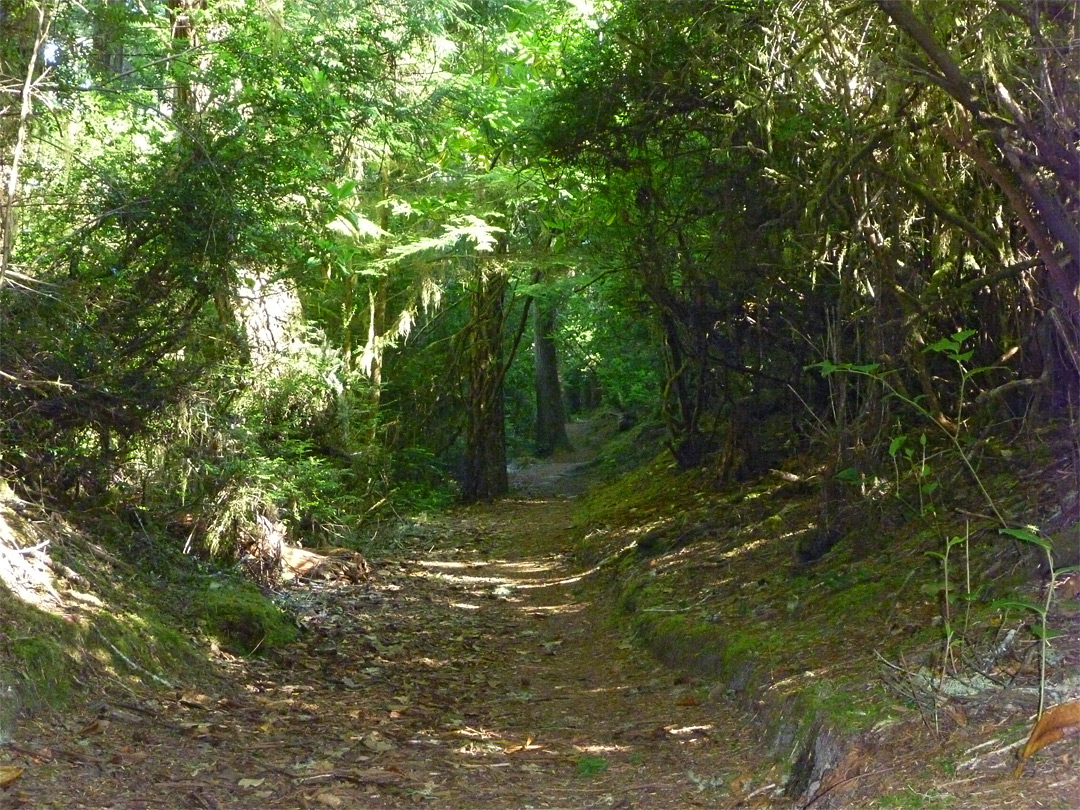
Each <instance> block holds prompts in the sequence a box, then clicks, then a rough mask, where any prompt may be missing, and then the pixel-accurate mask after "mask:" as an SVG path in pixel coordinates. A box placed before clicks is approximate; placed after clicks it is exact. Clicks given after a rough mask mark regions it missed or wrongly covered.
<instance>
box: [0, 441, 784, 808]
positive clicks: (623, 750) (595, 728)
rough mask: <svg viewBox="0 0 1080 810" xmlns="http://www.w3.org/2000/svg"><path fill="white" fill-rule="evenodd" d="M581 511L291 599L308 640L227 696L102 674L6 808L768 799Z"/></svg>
mask: <svg viewBox="0 0 1080 810" xmlns="http://www.w3.org/2000/svg"><path fill="white" fill-rule="evenodd" d="M571 463H572V462H571ZM572 471H573V470H572V469H566V470H561V471H560V472H559V474H558V475H554V476H551V477H550V478H549V479H545V478H544V476H547V475H549V474H550V473H551V470H550V469H549V470H546V471H543V470H541V471H539V473H540V477H539V478H538V477H537V475H536V474H533V475H532V477H531V478H530V479H529V481H530V482H531V487H526V488H527V489H529V488H531V490H532V491H533V493H534V494H535V493H537V492H538V491H540V490H545V489H548V490H550V489H560V488H564V486H565V480H566V474H567V473H569V472H572ZM545 480H546V481H547V483H545ZM570 510H571V502H570V501H568V500H565V499H562V498H557V497H544V498H532V499H519V500H509V501H504V502H500V503H496V504H493V505H487V506H483V507H476V508H472V509H463V510H459V511H456V512H452V513H449V514H446V515H443V516H440V517H439V518H438V519H437V521H436V522H434V523H432V524H428V525H426V526H425V527H424V532H423V537H417V538H415V540H414V542H415V544H416V547H415V548H414V549H413V552H412V553H411V554H408V555H407V556H406V558H405V559H403V560H402V561H399V562H394V563H390V564H384V565H382V566H381V567H379V568H378V570H377V573H376V576H375V579H374V581H373V582H371V583H367V584H361V585H346V584H326V585H311V586H304V587H303V588H300V589H296V590H294V591H292V592H291V593H290V594H289V595H288V600H289V602H290V604H291V606H292V607H293V609H294V610H295V611H296V612H297V615H298V617H299V622H300V624H301V625H302V626H303V627H304V628H305V631H306V632H304V633H303V635H302V637H301V640H300V641H299V642H297V643H296V644H295V645H292V646H291V647H290V648H289V649H288V650H285V651H283V652H282V653H280V654H278V655H275V656H274V657H272V658H270V659H268V660H249V661H239V660H233V661H228V662H227V664H228V666H227V669H226V672H225V674H224V676H223V678H222V680H221V683H220V684H219V685H218V686H217V687H215V688H209V689H203V690H201V691H198V690H177V691H175V692H169V693H166V694H162V693H157V694H154V695H149V694H134V693H127V692H123V691H120V690H118V688H117V686H116V685H115V684H104V685H102V689H101V694H102V698H101V700H100V701H99V702H97V703H96V704H95V705H93V706H86V707H84V708H83V709H82V710H81V711H77V712H75V713H73V714H72V715H71V716H70V717H68V718H66V719H64V720H56V719H53V720H50V721H44V720H43V721H39V722H38V723H37V724H36V725H30V726H29V727H28V728H24V729H23V730H22V731H23V733H21V734H20V735H19V737H20V739H19V741H18V744H17V746H16V750H15V753H16V754H17V755H18V756H19V757H20V758H21V759H20V763H21V764H22V765H24V766H25V767H26V771H25V772H24V774H23V776H22V778H21V779H20V780H19V782H18V783H17V787H16V788H15V789H13V790H10V791H8V792H7V793H5V794H3V795H2V796H0V806H2V807H3V808H4V810H8V809H9V808H21V807H32V808H110V810H121V809H125V810H126V809H127V808H152V807H191V808H231V807H238V808H239V807H250V808H306V807H330V808H334V807H341V808H397V807H414V806H423V807H429V808H455V809H457V808H530V807H531V808H588V807H605V808H629V807H642V808H645V807H647V808H657V809H658V810H664V809H665V808H689V807H720V806H725V805H726V803H727V801H728V800H727V798H726V797H727V796H729V795H730V794H729V788H730V786H731V782H732V780H736V779H739V780H742V784H740V785H739V786H738V788H739V789H738V792H739V793H740V794H742V795H743V796H745V795H746V793H747V792H752V787H753V786H751V785H748V784H747V782H746V778H745V777H744V776H743V774H745V773H748V772H749V769H748V767H747V763H746V762H744V761H743V760H744V758H745V757H749V756H750V752H749V750H748V749H746V748H745V747H744V743H743V739H744V738H745V735H744V734H743V733H742V732H741V731H740V725H741V718H739V717H738V716H737V715H735V714H733V713H731V711H730V710H725V709H724V702H723V701H717V700H716V699H715V698H710V697H709V696H708V695H706V694H705V691H704V687H701V686H699V685H698V684H695V683H694V682H688V681H682V680H680V679H679V678H678V677H677V676H675V675H673V674H672V673H671V672H669V671H665V670H663V669H659V668H657V667H655V666H653V665H652V664H651V663H649V662H648V661H647V660H645V656H644V654H643V653H641V652H640V651H638V650H635V649H633V648H632V647H631V645H630V644H629V642H628V641H627V640H626V639H624V638H623V637H621V636H620V634H619V633H618V632H616V631H615V630H614V629H612V628H611V627H609V626H607V625H606V624H605V619H604V616H605V615H606V611H605V610H604V609H602V606H601V605H599V604H598V600H601V601H602V600H603V599H604V598H605V596H604V588H603V586H602V583H599V582H597V581H596V580H597V577H596V576H595V575H589V574H584V575H583V572H580V571H578V570H577V569H576V568H575V566H574V564H573V562H572V561H571V560H570V559H569V558H568V557H567V556H566V555H565V553H564V552H565V532H566V530H567V528H568V527H569V523H570ZM762 795H764V791H763V793H762Z"/></svg>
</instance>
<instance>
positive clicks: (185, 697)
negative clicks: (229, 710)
mask: <svg viewBox="0 0 1080 810" xmlns="http://www.w3.org/2000/svg"><path fill="white" fill-rule="evenodd" d="M177 702H178V703H179V704H180V705H181V706H186V707H187V708H189V709H209V708H211V707H212V706H213V705H214V700H213V699H212V698H209V697H207V696H206V695H203V694H200V693H198V692H184V693H183V694H182V695H180V699H179V700H178V701H177Z"/></svg>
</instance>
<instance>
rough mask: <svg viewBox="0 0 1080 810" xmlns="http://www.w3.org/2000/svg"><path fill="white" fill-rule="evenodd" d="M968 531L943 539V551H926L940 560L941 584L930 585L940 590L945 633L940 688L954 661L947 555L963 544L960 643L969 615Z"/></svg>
mask: <svg viewBox="0 0 1080 810" xmlns="http://www.w3.org/2000/svg"><path fill="white" fill-rule="evenodd" d="M969 541H970V531H965V532H964V536H963V537H950V538H949V539H948V540H946V541H945V549H944V550H943V551H929V552H927V553H928V554H929V555H930V556H931V557H936V558H937V559H938V560H940V561H941V584H940V587H939V586H937V585H934V586H931V587H932V589H933V591H935V592H937V591H940V595H941V620H942V629H943V632H944V634H945V638H944V648H943V649H942V654H941V677H940V678H939V680H938V689H939V690H940V689H941V688H942V687H943V686H944V685H945V674H946V672H947V670H948V667H949V663H950V662H954V667H953V669H954V671H955V661H954V656H953V647H954V644H955V643H956V628H955V627H954V626H953V611H952V605H953V603H954V602H955V601H956V598H957V595H956V593H955V591H953V590H952V589H951V588H950V586H951V584H952V572H951V571H950V569H949V556H950V552H951V551H952V550H953V548H955V547H956V546H959V545H963V547H964V592H963V595H962V598H963V600H964V626H963V629H962V630H961V632H960V639H961V643H962V640H963V638H964V637H965V636H966V635H967V627H968V621H969V619H970V616H971V600H972V590H971V556H970V542H969Z"/></svg>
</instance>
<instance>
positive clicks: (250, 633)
mask: <svg viewBox="0 0 1080 810" xmlns="http://www.w3.org/2000/svg"><path fill="white" fill-rule="evenodd" d="M197 607H198V611H199V614H200V616H201V619H202V622H203V626H204V628H205V630H206V632H207V633H208V634H209V635H210V636H212V637H213V638H215V639H216V640H217V641H218V643H219V644H220V645H221V646H222V648H223V649H225V650H228V651H229V652H232V653H236V654H238V655H254V654H256V653H263V652H266V651H267V650H269V649H271V648H273V647H278V646H280V645H282V644H288V643H289V642H290V641H292V640H293V639H294V638H296V626H295V625H294V624H293V623H292V622H291V621H290V620H289V618H288V617H287V616H286V615H285V614H284V613H283V612H282V611H281V609H280V608H278V607H277V605H275V604H274V603H273V602H271V601H270V600H269V599H267V598H266V597H265V596H263V595H262V594H261V593H260V592H259V590H258V588H256V587H254V586H253V585H249V584H247V583H239V582H237V583H227V584H221V583H219V582H214V583H212V584H211V587H209V588H207V589H206V590H205V591H204V592H203V593H202V594H201V596H200V597H199V604H198V606H197Z"/></svg>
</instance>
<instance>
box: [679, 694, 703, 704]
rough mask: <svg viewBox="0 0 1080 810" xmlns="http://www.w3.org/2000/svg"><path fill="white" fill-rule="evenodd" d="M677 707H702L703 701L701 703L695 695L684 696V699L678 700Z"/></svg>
mask: <svg viewBox="0 0 1080 810" xmlns="http://www.w3.org/2000/svg"><path fill="white" fill-rule="evenodd" d="M675 705H676V706H700V705H701V701H699V700H698V699H697V698H696V697H694V696H693V695H683V696H682V697H680V698H679V699H678V700H676V701H675Z"/></svg>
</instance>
